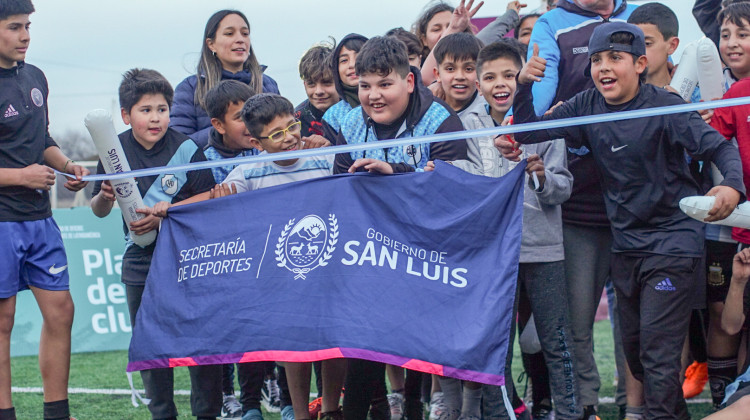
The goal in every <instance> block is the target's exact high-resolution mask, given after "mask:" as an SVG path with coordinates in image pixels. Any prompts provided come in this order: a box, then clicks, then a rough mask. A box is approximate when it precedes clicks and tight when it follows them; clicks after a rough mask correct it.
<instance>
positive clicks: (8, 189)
mask: <svg viewBox="0 0 750 420" xmlns="http://www.w3.org/2000/svg"><path fill="white" fill-rule="evenodd" d="M33 12H34V6H33V5H32V4H31V1H29V0H15V1H10V0H2V1H0V106H2V114H1V115H2V117H1V118H0V236H2V237H3V240H2V241H0V267H2V269H0V420H15V418H16V415H15V409H14V408H13V401H12V400H11V388H10V385H11V382H10V333H11V330H12V329H13V318H14V315H15V309H16V294H17V293H18V292H19V291H21V290H26V289H31V291H32V292H33V293H34V297H35V298H36V301H37V303H38V304H39V309H40V310H41V312H42V319H43V325H42V335H41V339H40V345H39V367H40V371H41V375H42V382H43V384H44V401H45V402H44V418H45V419H65V420H67V419H68V418H69V417H70V410H69V408H68V374H69V372H70V330H71V327H72V324H73V300H72V299H71V297H70V292H69V291H68V281H69V278H68V270H67V267H68V262H67V258H66V256H65V249H64V248H63V242H62V237H61V236H60V229H58V227H57V224H56V223H55V221H54V220H53V219H52V210H51V208H50V201H49V191H50V189H51V188H52V187H53V185H54V184H55V173H54V172H53V169H56V170H58V171H61V172H66V173H70V174H74V175H75V176H76V178H77V180H69V181H67V182H66V183H65V187H66V188H68V189H69V190H71V191H78V190H80V189H81V188H83V187H85V186H86V183H85V182H82V181H80V179H81V176H83V175H88V173H89V171H88V170H87V169H85V168H83V167H82V166H80V165H76V163H75V162H73V161H72V160H70V159H68V158H67V156H65V155H64V154H63V153H62V152H61V151H60V148H59V147H57V144H56V143H55V142H54V140H52V137H50V135H49V130H48V126H49V119H48V117H47V115H48V112H47V94H48V92H49V89H48V87H47V79H46V78H45V77H44V73H42V71H41V70H39V69H38V68H36V67H34V66H32V65H30V64H26V63H24V59H25V58H26V50H27V49H28V46H29V41H30V37H29V25H30V22H29V15H30V14H31V13H33ZM11 239H12V240H11Z"/></svg>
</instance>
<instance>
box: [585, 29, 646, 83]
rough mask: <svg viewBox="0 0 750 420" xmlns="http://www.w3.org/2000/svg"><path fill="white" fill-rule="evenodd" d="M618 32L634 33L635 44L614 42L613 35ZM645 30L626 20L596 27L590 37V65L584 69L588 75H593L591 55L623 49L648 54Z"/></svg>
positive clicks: (640, 54)
mask: <svg viewBox="0 0 750 420" xmlns="http://www.w3.org/2000/svg"><path fill="white" fill-rule="evenodd" d="M617 32H626V33H629V34H631V35H633V44H632V45H628V44H616V43H614V42H612V35H613V34H615V33H617ZM645 38H646V37H645V35H643V31H642V30H641V28H639V27H638V26H636V25H632V24H630V23H626V22H608V23H604V24H602V25H599V26H597V27H596V29H594V33H592V34H591V39H589V65H588V66H586V69H585V70H584V71H583V74H584V75H586V77H589V76H591V56H592V55H594V54H596V53H600V52H602V51H622V52H626V53H630V54H633V55H634V56H636V57H640V56H642V55H646V41H645Z"/></svg>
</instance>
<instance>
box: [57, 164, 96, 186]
mask: <svg viewBox="0 0 750 420" xmlns="http://www.w3.org/2000/svg"><path fill="white" fill-rule="evenodd" d="M66 169H67V170H68V173H69V174H73V175H75V176H76V179H75V180H73V179H70V178H68V180H67V181H65V184H63V187H65V188H67V189H68V190H70V191H80V190H81V189H83V188H84V187H86V184H88V181H82V180H81V178H82V177H84V176H86V175H88V174H90V173H91V171H89V170H88V169H86V167H85V166H81V165H77V164H73V165H68V167H67V168H66Z"/></svg>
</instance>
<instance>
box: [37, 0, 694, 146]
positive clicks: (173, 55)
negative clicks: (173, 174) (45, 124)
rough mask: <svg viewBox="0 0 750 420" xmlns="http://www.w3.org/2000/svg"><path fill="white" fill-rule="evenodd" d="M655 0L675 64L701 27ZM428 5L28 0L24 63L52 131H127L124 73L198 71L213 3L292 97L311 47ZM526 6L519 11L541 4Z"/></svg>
mask: <svg viewBox="0 0 750 420" xmlns="http://www.w3.org/2000/svg"><path fill="white" fill-rule="evenodd" d="M448 1H449V3H452V4H454V5H456V4H457V3H458V0H448ZM630 3H634V4H643V3H646V2H645V1H631V2H630ZM660 3H663V4H665V5H667V6H669V7H670V8H672V10H674V11H675V13H676V14H677V16H678V19H679V21H680V35H681V37H680V38H681V40H682V43H681V48H679V49H678V50H677V53H676V54H675V56H674V61H675V62H679V57H680V54H681V51H682V46H684V45H686V44H687V43H688V42H690V41H693V40H695V39H698V38H699V37H701V36H702V35H703V34H702V33H701V32H700V29H698V25H697V24H696V23H695V20H694V19H693V17H692V14H691V7H692V1H687V0H664V1H660ZM426 4H427V1H422V0H374V1H373V0H370V1H364V0H351V1H348V2H342V1H340V0H314V1H311V0H276V1H257V0H245V1H223V0H212V1H186V0H70V1H60V0H34V6H35V8H36V12H35V13H34V14H32V15H31V22H32V24H31V45H30V47H29V51H28V53H27V56H26V61H27V62H28V63H31V64H34V65H36V66H38V67H40V68H41V69H42V70H43V71H44V72H45V74H46V76H47V80H48V82H49V87H50V95H49V99H48V101H49V109H50V131H51V133H52V135H53V136H55V135H56V134H62V133H66V132H70V131H76V132H81V133H85V132H86V130H85V127H84V125H83V119H84V117H85V116H86V113H88V112H89V111H90V110H93V109H97V108H104V109H107V110H109V111H110V112H111V113H112V114H113V115H114V118H113V119H114V121H115V128H116V130H117V131H118V132H119V131H122V130H124V129H125V128H126V127H125V125H124V124H123V123H122V119H121V118H120V117H119V109H118V105H117V87H118V85H119V83H120V80H121V77H122V74H123V73H124V72H125V71H127V70H128V69H130V68H133V67H143V68H152V69H155V70H158V71H159V72H161V73H162V74H163V75H164V76H165V77H166V78H167V79H168V80H169V81H170V82H171V83H172V85H173V86H176V85H177V84H178V83H179V82H180V81H182V80H183V79H184V78H185V77H187V76H189V75H190V74H194V73H195V67H196V64H197V62H198V58H199V52H200V48H201V45H202V42H203V39H202V38H203V30H204V27H205V24H206V21H207V20H208V18H209V16H211V14H213V13H214V12H215V11H217V10H220V9H225V8H229V9H238V10H241V11H242V12H243V13H245V15H246V16H247V17H248V19H249V20H250V29H251V34H250V38H251V42H252V45H253V49H254V50H255V54H256V56H257V57H258V59H259V61H260V62H261V63H262V64H265V65H267V66H268V69H267V70H266V74H268V75H269V76H271V77H272V78H274V79H275V80H276V82H277V83H278V84H279V89H280V91H281V94H282V95H284V96H286V97H287V98H289V99H290V100H291V101H292V103H294V104H297V103H299V102H301V101H302V100H304V99H305V92H304V89H303V85H302V82H301V81H300V79H299V72H298V70H297V68H298V64H299V59H300V57H301V56H302V55H303V54H304V53H305V51H306V50H307V49H308V48H309V47H311V46H312V45H314V44H316V43H318V42H321V41H325V40H326V39H327V38H328V37H329V36H332V37H334V38H335V39H341V38H342V37H343V36H344V35H346V34H348V33H350V32H357V33H360V34H362V35H365V36H368V37H370V36H374V35H382V34H383V33H385V32H386V31H387V30H388V29H391V28H393V27H398V26H402V27H404V28H405V29H407V30H408V29H409V28H410V27H411V24H412V23H413V22H414V20H416V18H417V16H418V15H419V14H420V12H421V11H422V9H423V8H424V6H425V5H426ZM507 4H508V1H506V0H486V1H485V4H484V6H483V7H482V8H481V9H480V10H479V12H478V13H477V15H476V16H475V17H485V16H497V15H500V14H502V13H504V12H505V10H506V6H507ZM527 4H528V6H527V7H526V8H525V9H523V10H522V13H523V12H524V11H532V10H534V9H536V8H537V7H539V6H540V4H541V2H540V1H539V0H529V1H527ZM342 5H346V10H342V9H343V8H344V7H342Z"/></svg>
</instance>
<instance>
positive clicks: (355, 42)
mask: <svg viewBox="0 0 750 420" xmlns="http://www.w3.org/2000/svg"><path fill="white" fill-rule="evenodd" d="M364 45H365V41H364V40H363V39H362V38H359V37H356V38H349V39H347V40H346V42H344V43H343V44H340V45H339V47H340V48H339V50H341V48H346V49H347V50H349V51H354V52H355V53H357V54H359V52H360V50H362V46H364ZM334 49H336V47H334ZM338 59H339V58H338V57H334V58H333V60H334V62H335V63H336V65H338V63H339V62H338Z"/></svg>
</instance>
